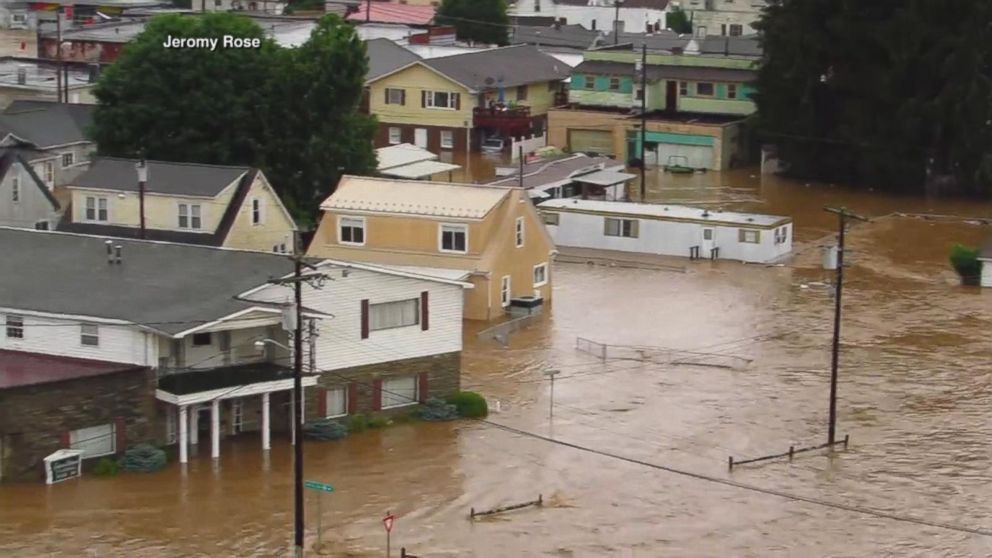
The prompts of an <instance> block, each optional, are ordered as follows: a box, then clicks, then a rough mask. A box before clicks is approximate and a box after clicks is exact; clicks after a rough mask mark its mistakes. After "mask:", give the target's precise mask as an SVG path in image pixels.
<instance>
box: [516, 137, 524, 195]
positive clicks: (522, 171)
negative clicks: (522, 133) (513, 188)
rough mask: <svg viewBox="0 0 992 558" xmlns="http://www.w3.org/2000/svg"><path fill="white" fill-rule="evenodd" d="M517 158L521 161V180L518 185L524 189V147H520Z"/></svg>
mask: <svg viewBox="0 0 992 558" xmlns="http://www.w3.org/2000/svg"><path fill="white" fill-rule="evenodd" d="M517 158H518V159H520V161H519V163H520V179H519V180H518V184H519V186H520V187H521V188H523V187H524V146H522V145H521V146H520V147H519V148H518V151H517Z"/></svg>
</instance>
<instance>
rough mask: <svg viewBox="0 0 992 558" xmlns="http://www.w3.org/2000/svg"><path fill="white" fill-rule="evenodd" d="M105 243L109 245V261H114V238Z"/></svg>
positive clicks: (109, 262)
mask: <svg viewBox="0 0 992 558" xmlns="http://www.w3.org/2000/svg"><path fill="white" fill-rule="evenodd" d="M103 244H104V245H105V246H106V247H107V263H108V264H112V263H114V242H113V241H112V240H108V241H106V242H104V243H103Z"/></svg>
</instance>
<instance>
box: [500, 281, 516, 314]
mask: <svg viewBox="0 0 992 558" xmlns="http://www.w3.org/2000/svg"><path fill="white" fill-rule="evenodd" d="M511 298H513V282H512V280H511V279H510V276H509V275H504V276H503V277H502V278H500V280H499V303H500V306H502V307H503V308H506V307H507V306H509V305H510V299H511Z"/></svg>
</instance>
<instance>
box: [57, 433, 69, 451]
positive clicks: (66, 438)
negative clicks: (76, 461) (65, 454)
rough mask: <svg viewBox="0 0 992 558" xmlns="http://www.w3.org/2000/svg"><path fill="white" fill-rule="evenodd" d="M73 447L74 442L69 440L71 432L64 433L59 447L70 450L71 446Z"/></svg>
mask: <svg viewBox="0 0 992 558" xmlns="http://www.w3.org/2000/svg"><path fill="white" fill-rule="evenodd" d="M71 445H72V442H71V441H70V439H69V432H63V433H61V434H59V447H60V448H63V449H69V446H71Z"/></svg>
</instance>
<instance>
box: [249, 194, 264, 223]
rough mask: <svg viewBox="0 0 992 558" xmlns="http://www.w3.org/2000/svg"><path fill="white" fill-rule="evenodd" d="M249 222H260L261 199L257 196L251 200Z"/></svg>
mask: <svg viewBox="0 0 992 558" xmlns="http://www.w3.org/2000/svg"><path fill="white" fill-rule="evenodd" d="M251 224H252V225H261V224H262V200H260V199H258V198H252V200H251Z"/></svg>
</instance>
